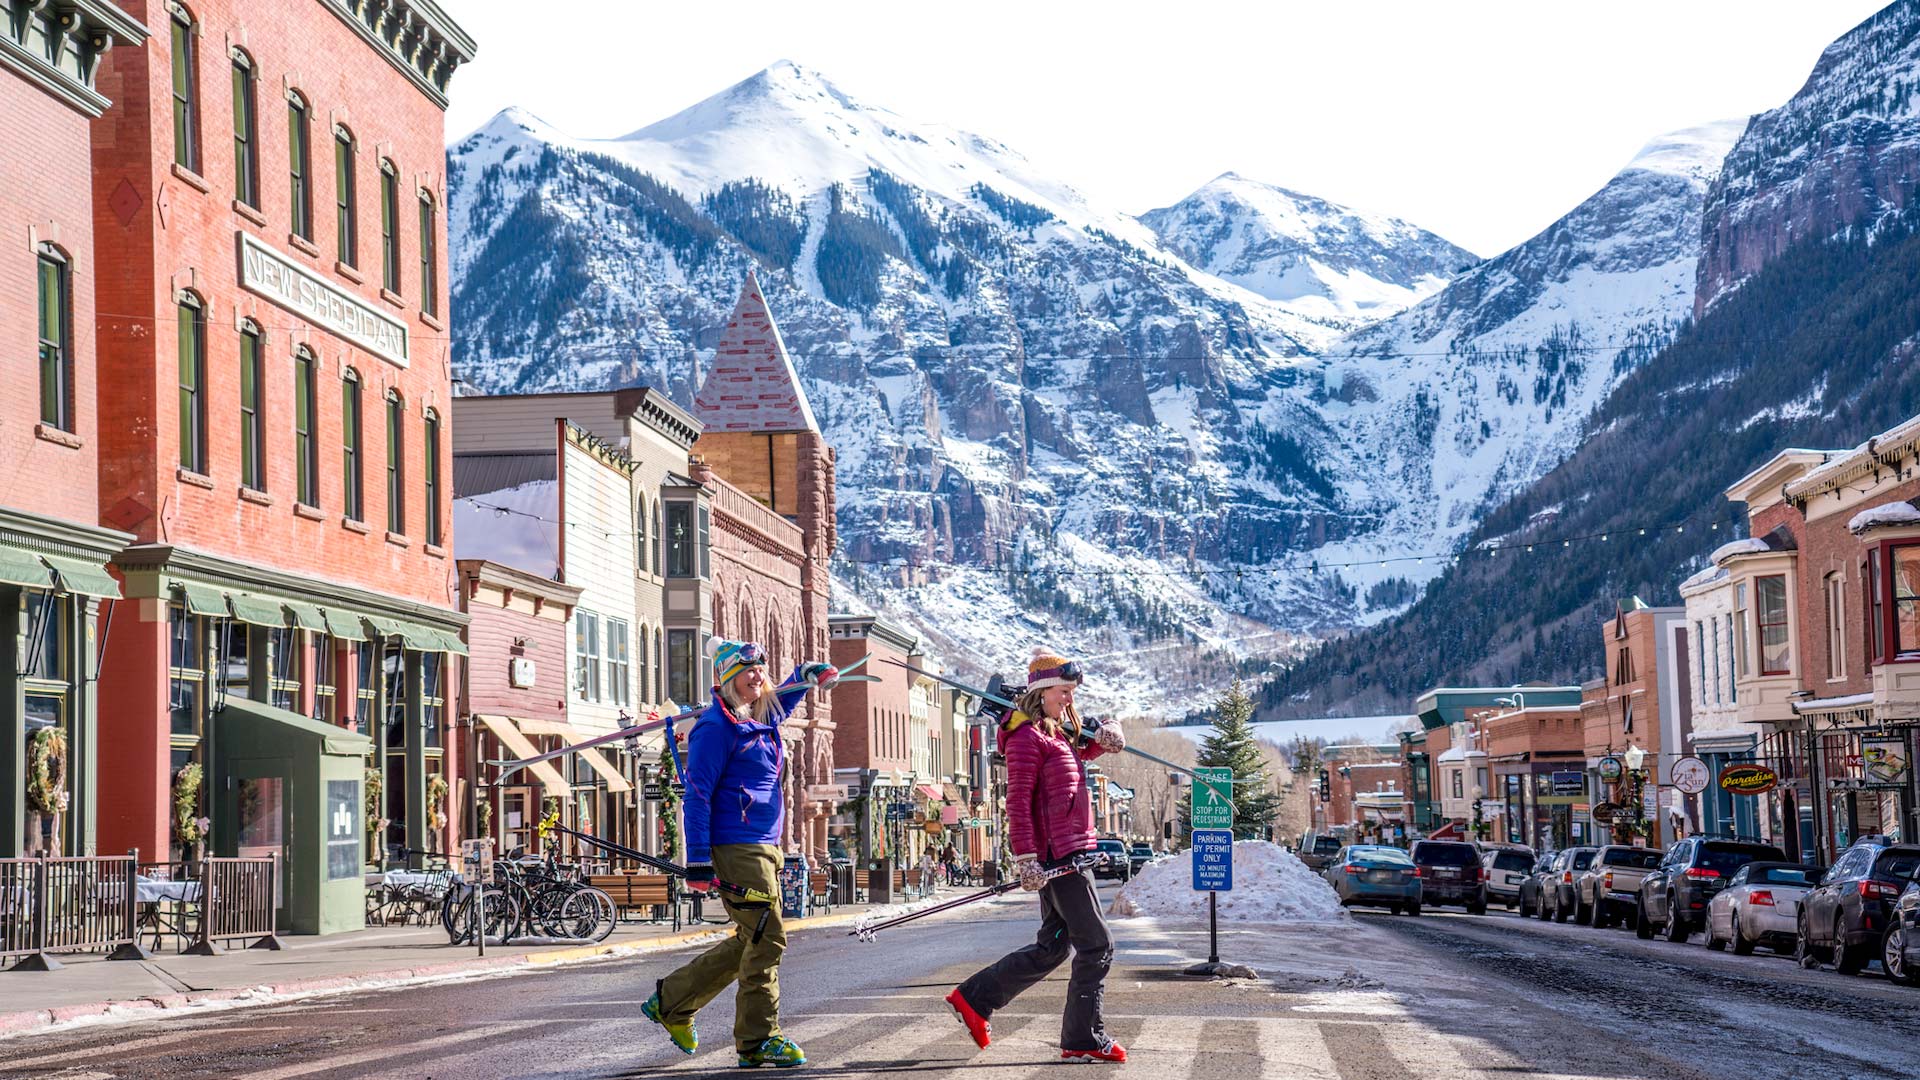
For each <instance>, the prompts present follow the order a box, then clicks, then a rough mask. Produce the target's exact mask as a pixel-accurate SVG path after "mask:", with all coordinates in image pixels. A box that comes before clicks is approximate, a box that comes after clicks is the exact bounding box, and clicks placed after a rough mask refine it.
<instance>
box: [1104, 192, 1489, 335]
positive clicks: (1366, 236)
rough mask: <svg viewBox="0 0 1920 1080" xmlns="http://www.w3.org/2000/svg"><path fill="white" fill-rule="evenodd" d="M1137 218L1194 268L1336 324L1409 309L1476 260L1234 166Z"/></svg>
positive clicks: (1417, 231) (1414, 230)
mask: <svg viewBox="0 0 1920 1080" xmlns="http://www.w3.org/2000/svg"><path fill="white" fill-rule="evenodd" d="M1140 220H1141V221H1144V222H1146V224H1147V225H1148V227H1150V228H1152V229H1153V231H1154V232H1156V233H1158V234H1159V236H1160V239H1161V240H1162V241H1163V242H1165V243H1166V245H1167V246H1168V247H1169V248H1171V249H1173V250H1174V251H1176V252H1178V253H1179V254H1180V256H1181V257H1182V258H1184V259H1186V260H1187V261H1188V262H1190V263H1192V264H1193V265H1194V266H1197V267H1199V268H1200V269H1202V270H1205V271H1207V272H1208V273H1211V274H1213V275H1214V276H1216V277H1219V278H1222V279H1224V280H1226V281H1231V282H1233V283H1234V284H1235V285H1240V286H1244V287H1245V288H1247V289H1250V290H1252V291H1254V292H1256V293H1259V294H1260V295H1261V296H1264V297H1266V298H1267V299H1269V300H1272V301H1275V302H1276V303H1278V304H1280V305H1281V306H1282V307H1285V308H1287V309H1288V310H1290V311H1294V312H1297V313H1299V314H1300V315H1302V316H1304V317H1306V318H1309V319H1313V320H1316V321H1320V322H1324V323H1326V324H1328V325H1329V326H1337V327H1341V328H1343V329H1356V328H1358V327H1360V326H1364V325H1365V324H1367V323H1370V322H1374V321H1377V320H1379V319H1383V318H1385V317H1387V316H1388V315H1392V314H1394V313H1395V312H1398V311H1400V310H1402V309H1404V308H1408V307H1411V306H1413V305H1414V304H1416V303H1418V302H1419V301H1421V300H1423V299H1425V298H1426V297H1428V296H1431V295H1432V294H1433V293H1435V292H1438V291H1439V290H1440V288H1441V287H1442V286H1444V285H1446V283H1447V281H1448V279H1450V278H1452V277H1453V276H1454V275H1456V274H1458V273H1460V272H1461V271H1462V270H1465V269H1466V268H1467V267H1469V266H1472V265H1473V264H1474V263H1476V262H1478V261H1479V259H1478V257H1476V256H1475V255H1474V254H1473V253H1472V252H1469V251H1467V250H1465V249H1463V248H1460V247H1456V246H1454V245H1453V244H1450V243H1448V242H1447V241H1445V240H1443V239H1441V238H1440V237H1438V236H1435V235H1434V234H1432V233H1430V232H1427V231H1426V230H1424V229H1421V228H1419V227H1418V226H1416V225H1411V224H1409V223H1407V222H1405V221H1401V220H1399V219H1398V218H1390V217H1385V216H1382V215H1379V214H1368V213H1364V212H1362V211H1358V210H1354V209H1352V208H1350V207H1346V206H1341V205H1339V204H1337V203H1331V202H1328V201H1327V200H1325V199H1319V198H1315V197H1314V196H1312V195H1302V194H1300V193H1299V192H1296V191H1288V190H1287V189H1286V188H1281V187H1274V186H1272V185H1270V184H1262V183H1260V182H1258V181H1256V180H1249V179H1247V178H1246V177H1243V176H1240V175H1238V174H1236V173H1224V174H1222V175H1220V176H1218V177H1216V178H1214V180H1213V181H1212V182H1211V183H1209V184H1207V185H1206V186H1205V187H1202V188H1201V189H1200V190H1198V191H1195V192H1194V193H1193V194H1191V195H1189V196H1187V197H1186V198H1184V199H1181V200H1180V201H1179V202H1177V203H1175V204H1174V205H1172V206H1169V207H1164V208H1162V209H1159V210H1150V211H1148V212H1147V213H1145V214H1142V215H1141V217H1140Z"/></svg>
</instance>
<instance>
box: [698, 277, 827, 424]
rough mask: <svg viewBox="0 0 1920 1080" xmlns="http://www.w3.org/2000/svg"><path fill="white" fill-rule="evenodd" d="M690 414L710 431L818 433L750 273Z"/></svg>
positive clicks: (757, 286)
mask: <svg viewBox="0 0 1920 1080" xmlns="http://www.w3.org/2000/svg"><path fill="white" fill-rule="evenodd" d="M693 411H694V415H695V416H697V417H699V419H700V422H701V423H702V424H703V425H705V427H706V430H708V431H813V432H818V431H819V430H820V425H819V424H817V423H815V422H814V419H813V407H812V406H810V405H808V404H807V392H806V391H805V390H802V389H801V388H800V375H799V373H798V372H796V371H795V370H794V369H793V359H792V358H791V357H789V356H788V355H787V345H786V342H784V341H782V340H780V328H779V327H778V326H776V325H774V322H773V312H772V311H770V310H768V308H767V301H766V297H764V296H762V295H761V293H760V279H759V278H758V277H756V276H755V275H754V272H753V271H752V270H748V271H747V280H746V283H745V284H744V285H742V286H741V287H740V300H739V301H738V302H737V303H735V304H734V305H733V315H732V317H730V318H729V319H728V320H727V330H726V333H724V334H722V335H720V344H719V345H718V346H717V347H715V349H714V350H713V367H712V368H710V369H708V371H707V380H706V382H705V383H703V384H701V387H700V393H698V394H696V395H695V396H694V399H693Z"/></svg>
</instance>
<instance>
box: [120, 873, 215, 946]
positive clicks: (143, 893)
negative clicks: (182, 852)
mask: <svg viewBox="0 0 1920 1080" xmlns="http://www.w3.org/2000/svg"><path fill="white" fill-rule="evenodd" d="M133 898H134V901H135V902H136V903H138V904H139V905H140V926H141V927H151V928H152V930H153V947H154V948H156V949H157V948H159V947H160V939H161V938H162V937H164V936H166V935H168V934H171V935H173V936H175V937H180V938H185V937H187V936H188V934H189V933H190V931H189V930H188V929H187V924H188V922H189V921H190V918H191V916H192V915H193V914H194V912H193V909H192V908H191V907H189V905H194V904H198V903H199V902H200V883H199V882H198V881H167V880H164V879H162V878H150V877H147V876H146V875H144V874H140V875H136V876H135V877H134V879H133Z"/></svg>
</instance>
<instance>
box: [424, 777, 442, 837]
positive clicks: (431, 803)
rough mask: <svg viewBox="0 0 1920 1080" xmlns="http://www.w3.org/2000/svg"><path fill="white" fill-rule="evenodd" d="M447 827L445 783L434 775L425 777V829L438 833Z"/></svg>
mask: <svg viewBox="0 0 1920 1080" xmlns="http://www.w3.org/2000/svg"><path fill="white" fill-rule="evenodd" d="M446 827H447V781H446V778H444V777H442V776H440V775H438V774H435V775H433V776H429V777H427V828H429V829H432V830H433V831H434V832H439V831H440V830H441V829H444V828H446Z"/></svg>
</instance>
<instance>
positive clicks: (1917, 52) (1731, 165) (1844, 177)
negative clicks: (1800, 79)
mask: <svg viewBox="0 0 1920 1080" xmlns="http://www.w3.org/2000/svg"><path fill="white" fill-rule="evenodd" d="M1916 88H1920V4H1916V3H1913V2H1911V0H1900V2H1897V3H1894V4H1890V5H1888V6H1887V7H1886V8H1884V9H1882V10H1881V11H1880V12H1879V13H1878V14H1876V15H1874V16H1873V17H1872V18H1870V19H1868V20H1867V21H1865V22H1863V23H1861V24H1860V25H1859V26H1858V27H1855V28H1854V29H1853V30H1852V31H1849V32H1848V33H1847V34H1845V35H1844V36H1842V37H1841V38H1840V39H1839V40H1837V41H1835V42H1834V43H1833V44H1832V45H1830V46H1828V47H1827V50H1826V52H1824V53H1823V54H1821V57H1820V60H1819V62H1818V63H1817V64H1815V65H1814V69H1813V74H1812V75H1810V76H1808V78H1807V82H1806V85H1804V86H1803V87H1801V88H1800V91H1799V93H1797V94H1795V95H1794V96H1793V99H1792V100H1790V101H1788V102H1787V103H1786V104H1785V105H1783V106H1781V107H1780V108H1777V109H1774V110H1772V111H1771V112H1766V113H1762V114H1760V115H1759V116H1756V117H1754V118H1753V123H1752V124H1751V125H1750V126H1749V127H1748V128H1747V131H1746V134H1745V135H1743V136H1742V137H1741V139H1740V141H1739V143H1737V144H1736V145H1735V146H1734V147H1733V149H1732V151H1731V152H1730V153H1729V154H1728V155H1727V159H1726V165H1725V167H1724V168H1723V169H1722V170H1721V172H1720V177H1719V179H1718V181H1717V182H1715V184H1714V185H1713V189H1712V191H1711V192H1710V193H1709V195H1708V197H1707V208H1706V220H1705V226H1704V237H1705V245H1704V250H1703V251H1702V253H1701V257H1700V265H1699V273H1698V276H1697V283H1696V296H1695V301H1694V307H1695V310H1696V311H1705V310H1706V309H1707V308H1708V307H1709V306H1711V305H1712V304H1713V303H1714V301H1716V300H1718V299H1719V298H1720V297H1721V296H1723V295H1725V294H1726V292H1727V291H1728V290H1729V289H1733V288H1735V287H1737V286H1738V285H1739V284H1740V282H1741V281H1742V280H1744V279H1745V278H1746V277H1748V276H1749V275H1751V274H1752V273H1753V272H1754V271H1756V270H1758V269H1760V267H1762V266H1764V265H1765V264H1766V263H1767V262H1768V261H1769V260H1771V259H1773V258H1775V257H1776V256H1778V255H1779V254H1780V253H1782V252H1783V251H1785V250H1786V249H1787V247H1788V246H1789V245H1791V244H1793V243H1794V242H1796V241H1799V240H1804V239H1806V238H1808V237H1830V236H1833V235H1835V234H1837V233H1839V232H1841V231H1842V230H1845V229H1849V228H1853V227H1856V226H1858V227H1864V228H1872V227H1873V226H1874V224H1875V223H1876V222H1878V221H1880V220H1881V219H1883V218H1884V217H1886V216H1887V215H1889V214H1892V213H1896V212H1898V211H1899V210H1900V209H1901V208H1902V207H1904V206H1906V205H1907V202H1908V201H1909V200H1910V199H1912V198H1913V195H1914V191H1915V188H1916V186H1917V185H1920V104H1916V102H1915V100H1914V95H1915V90H1916Z"/></svg>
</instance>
